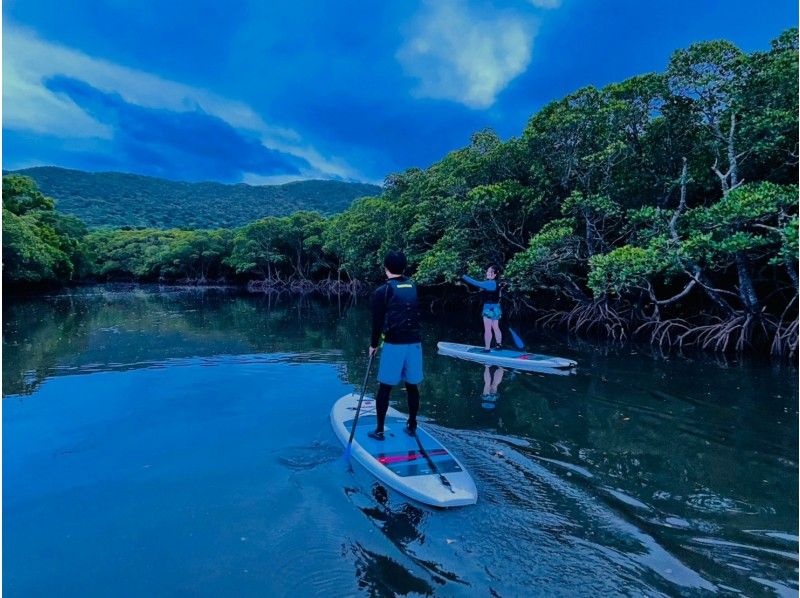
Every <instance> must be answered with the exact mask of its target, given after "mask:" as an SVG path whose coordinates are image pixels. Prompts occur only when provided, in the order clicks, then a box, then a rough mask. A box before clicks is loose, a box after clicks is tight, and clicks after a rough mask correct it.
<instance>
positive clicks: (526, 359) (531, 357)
mask: <svg viewBox="0 0 800 598" xmlns="http://www.w3.org/2000/svg"><path fill="white" fill-rule="evenodd" d="M437 347H438V349H439V353H441V354H442V355H449V356H450V357H459V358H461V359H467V360H469V361H477V362H480V363H483V364H486V365H499V366H503V367H508V368H513V369H519V370H531V371H539V372H546V373H554V374H558V373H561V374H564V375H568V374H569V373H571V371H570V370H571V368H574V367H575V366H576V365H578V364H577V363H576V362H575V361H573V360H571V359H565V358H563V357H554V356H552V355H541V354H539V353H528V352H526V351H515V350H513V349H491V350H489V351H485V350H484V348H483V347H477V346H475V345H464V344H460V343H446V342H440V343H438V344H437Z"/></svg>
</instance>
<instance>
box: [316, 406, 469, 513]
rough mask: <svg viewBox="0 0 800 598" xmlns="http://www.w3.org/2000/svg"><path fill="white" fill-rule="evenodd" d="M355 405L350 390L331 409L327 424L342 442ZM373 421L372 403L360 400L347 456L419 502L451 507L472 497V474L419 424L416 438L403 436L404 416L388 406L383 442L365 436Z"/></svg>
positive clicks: (350, 422) (354, 410)
mask: <svg viewBox="0 0 800 598" xmlns="http://www.w3.org/2000/svg"><path fill="white" fill-rule="evenodd" d="M357 405H358V396H357V395H354V394H351V395H345V396H344V397H342V398H340V399H339V400H338V401H337V402H336V403H335V404H334V406H333V408H332V409H331V424H332V425H333V429H334V431H335V432H336V435H337V436H338V437H339V440H341V442H342V444H344V445H347V441H348V439H349V437H350V431H351V430H352V426H353V421H354V419H355V414H356V406H357ZM376 419H377V417H376V415H375V401H374V400H372V399H370V398H365V399H364V401H363V404H362V406H361V414H360V416H359V418H358V425H357V426H356V430H355V434H354V436H353V446H352V452H351V458H352V459H354V460H355V461H358V462H359V463H361V464H362V465H363V466H364V467H365V468H366V469H367V470H368V471H369V472H370V473H372V474H373V475H374V476H375V477H377V478H378V479H379V480H380V481H382V482H384V483H386V484H387V485H388V486H391V487H392V488H394V489H395V490H397V491H399V492H401V493H403V494H405V495H406V496H410V497H411V498H413V499H416V500H418V501H420V502H422V503H425V504H429V505H434V506H439V507H452V506H461V505H469V504H474V503H475V502H476V501H477V499H478V492H477V489H476V488H475V483H474V481H473V480H472V477H471V476H470V475H469V473H468V472H467V471H466V469H465V468H464V466H463V465H462V464H461V463H460V462H459V461H458V459H457V458H456V457H455V456H454V455H453V454H452V453H451V452H450V451H449V450H448V449H447V447H445V446H443V445H442V443H441V442H439V441H438V440H437V439H436V438H434V437H433V436H432V435H431V434H430V433H429V432H428V431H427V430H425V429H424V427H422V426H421V425H419V426H417V433H416V437H414V436H410V435H408V434H406V432H405V426H406V419H407V418H406V416H405V415H403V414H402V413H400V412H399V411H397V410H396V409H393V408H391V407H390V408H389V411H388V412H387V414H386V420H385V421H384V440H375V439H374V438H370V437H369V436H368V435H367V434H368V432H370V431H372V430H374V429H375V425H376ZM420 445H421V448H420ZM441 476H444V477H445V480H446V481H447V483H448V484H449V486H448V485H447V484H445V483H444V482H443V481H442V478H441Z"/></svg>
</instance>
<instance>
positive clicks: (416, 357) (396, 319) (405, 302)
mask: <svg viewBox="0 0 800 598" xmlns="http://www.w3.org/2000/svg"><path fill="white" fill-rule="evenodd" d="M383 266H384V270H385V273H386V278H387V281H386V282H385V283H383V284H382V285H381V286H379V287H378V288H377V289H375V292H374V293H373V294H372V339H371V341H370V346H369V355H370V357H372V356H373V355H375V353H376V352H377V351H378V344H379V342H380V339H381V334H383V344H382V347H381V348H382V350H381V361H380V366H379V368H378V383H379V387H378V394H377V395H376V396H375V411H376V415H377V418H378V424H377V426H376V428H375V430H374V431H372V432H369V433H368V435H369V437H370V438H374V439H375V440H383V439H384V436H383V424H384V421H385V420H386V412H387V411H388V410H389V395H390V393H391V392H392V387H393V386H394V385H395V384H398V383H399V382H400V381H401V380H402V381H403V382H405V385H406V393H407V395H408V422H407V423H406V428H405V431H406V433H407V434H410V435H412V436H413V435H414V434H415V433H416V430H417V412H418V411H419V387H418V386H417V385H418V384H419V383H420V382H422V331H421V327H420V323H419V306H418V303H417V285H416V284H415V283H414V281H413V280H411V279H410V278H408V277H407V276H404V275H403V272H405V269H406V256H405V255H403V253H402V252H401V251H390V252H389V253H388V254H386V258H385V259H384V260H383Z"/></svg>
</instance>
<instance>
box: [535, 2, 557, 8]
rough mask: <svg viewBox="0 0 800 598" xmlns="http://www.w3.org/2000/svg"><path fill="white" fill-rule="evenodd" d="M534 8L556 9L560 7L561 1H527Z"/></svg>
mask: <svg viewBox="0 0 800 598" xmlns="http://www.w3.org/2000/svg"><path fill="white" fill-rule="evenodd" d="M528 2H530V3H531V4H533V5H534V6H535V7H536V8H558V7H559V6H561V0H528Z"/></svg>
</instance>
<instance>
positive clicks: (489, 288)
mask: <svg viewBox="0 0 800 598" xmlns="http://www.w3.org/2000/svg"><path fill="white" fill-rule="evenodd" d="M461 278H463V279H464V281H465V282H467V283H469V284H471V285H472V286H475V287H478V288H479V289H480V290H481V291H480V292H481V299H483V310H482V312H481V315H482V316H483V343H484V349H483V350H484V351H485V352H486V353H488V352H489V351H491V346H492V333H494V338H495V340H496V341H497V348H498V349H500V348H502V344H503V333H502V332H500V318H501V317H502V315H503V312H502V310H501V309H500V266H497V265H496V264H492V265H491V266H489V267H488V268H487V269H486V280H483V281H480V280H475V279H474V278H471V277H469V276H467V275H466V274H464V275H463V276H462V277H461Z"/></svg>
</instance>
